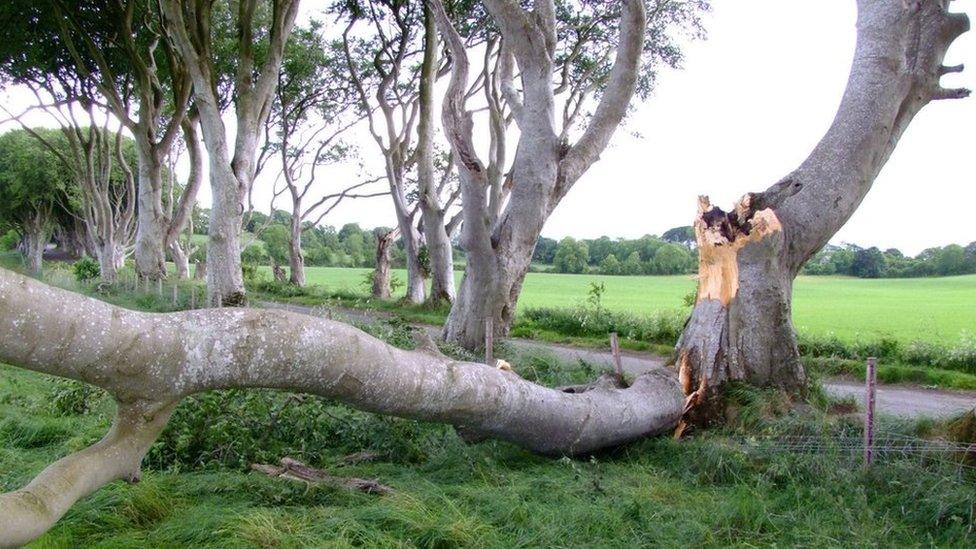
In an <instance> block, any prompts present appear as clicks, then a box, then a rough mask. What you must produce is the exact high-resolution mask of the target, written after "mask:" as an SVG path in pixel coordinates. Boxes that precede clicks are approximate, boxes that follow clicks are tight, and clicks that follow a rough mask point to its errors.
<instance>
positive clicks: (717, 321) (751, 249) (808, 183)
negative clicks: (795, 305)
mask: <svg viewBox="0 0 976 549" xmlns="http://www.w3.org/2000/svg"><path fill="white" fill-rule="evenodd" d="M857 4H858V18H857V46H856V49H855V51H854V63H853V66H852V67H851V72H850V77H849V79H848V83H847V88H846V90H845V91H844V96H843V99H842V100H841V103H840V107H839V109H838V111H837V114H836V116H835V118H834V121H833V123H832V124H831V126H830V128H829V129H828V130H827V132H826V134H825V135H824V136H823V138H822V139H821V140H820V142H819V143H818V144H817V146H816V147H815V148H814V150H813V152H811V154H810V156H809V157H807V159H806V160H805V161H804V162H803V163H802V164H801V165H800V166H799V167H798V168H797V169H796V170H794V171H793V172H791V173H790V174H788V175H787V176H785V177H784V178H783V179H782V180H780V181H779V182H777V183H776V184H774V185H773V186H771V187H770V188H768V189H766V190H765V191H763V192H759V193H748V194H746V195H745V196H743V197H742V199H741V200H739V202H737V203H736V204H735V206H734V208H733V209H732V210H731V211H729V212H724V211H722V210H721V209H719V208H717V207H713V206H712V205H711V204H710V203H709V201H708V198H706V197H701V198H700V199H699V207H698V216H697V218H696V220H695V225H694V228H695V234H696V237H697V241H698V250H699V258H700V269H699V283H698V284H699V287H698V297H697V303H696V305H695V307H694V309H693V311H692V314H691V318H690V319H689V321H688V324H687V326H686V328H685V331H684V333H683V334H682V336H681V338H680V340H679V341H678V344H677V348H676V360H677V363H678V366H679V371H680V374H681V380H682V385H683V389H684V391H685V392H686V393H687V394H689V395H691V398H692V399H693V400H695V401H699V400H700V401H703V402H705V403H707V402H708V401H709V400H708V399H707V398H705V397H707V396H708V395H710V394H713V393H712V392H711V391H710V390H711V389H712V388H713V387H717V386H719V385H721V384H722V383H724V382H726V381H728V380H745V381H748V382H750V383H753V384H757V385H773V386H779V387H785V388H790V389H796V388H798V387H801V386H802V385H803V384H804V383H805V380H806V376H805V373H804V371H803V367H802V365H801V364H800V359H799V358H800V357H799V352H798V349H797V344H796V335H795V332H794V329H793V323H792V316H791V309H792V307H791V305H792V303H791V298H792V290H793V279H794V278H795V277H796V275H797V274H798V273H799V272H800V269H801V268H802V267H803V264H804V263H806V261H807V260H808V259H810V258H811V257H812V256H813V255H814V254H815V253H816V252H817V251H818V250H820V248H822V247H823V246H824V245H825V244H826V243H827V242H828V240H830V238H831V237H832V236H833V235H834V234H835V233H836V232H837V231H838V229H840V228H841V227H842V226H843V225H844V223H845V222H846V221H847V220H848V219H849V218H850V217H851V215H852V214H853V213H854V211H855V210H856V209H857V207H858V205H859V204H860V203H861V201H862V200H863V199H864V197H865V195H866V194H867V193H868V191H869V190H870V189H871V185H872V184H873V182H874V180H875V178H876V177H877V175H878V173H879V172H880V171H881V168H882V167H883V166H884V164H885V162H886V161H887V160H888V158H889V157H890V156H891V154H892V152H893V151H894V149H895V146H896V145H897V144H898V140H899V138H900V137H901V136H902V134H903V133H904V132H905V130H906V129H907V128H908V125H909V124H910V123H911V121H912V120H913V119H914V117H915V115H916V114H918V112H919V111H920V110H921V109H922V108H923V107H925V105H927V104H928V103H929V102H931V101H933V100H940V99H956V98H961V97H967V96H968V95H969V90H965V89H946V88H943V87H942V86H941V85H940V83H939V82H940V78H941V77H942V75H944V74H946V73H952V72H959V71H961V70H962V68H963V67H962V65H958V66H945V65H943V59H944V57H945V53H946V50H947V49H948V47H949V46H950V44H952V42H953V41H954V40H955V39H956V38H957V37H958V36H959V35H961V34H962V33H964V32H965V31H967V30H968V29H969V20H968V18H967V17H966V16H965V15H964V14H961V13H950V12H949V11H948V2H942V1H941V0H926V1H920V2H894V1H890V2H889V1H882V0H859V1H858V3H857ZM709 412H710V410H709V407H708V406H702V407H701V411H700V412H699V414H700V415H705V416H707V415H708V413H709Z"/></svg>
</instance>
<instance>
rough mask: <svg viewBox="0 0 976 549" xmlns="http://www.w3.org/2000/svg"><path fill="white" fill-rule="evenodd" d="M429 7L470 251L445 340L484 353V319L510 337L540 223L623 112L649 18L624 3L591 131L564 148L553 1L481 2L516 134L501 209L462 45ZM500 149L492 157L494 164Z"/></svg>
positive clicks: (441, 13) (441, 14) (438, 5)
mask: <svg viewBox="0 0 976 549" xmlns="http://www.w3.org/2000/svg"><path fill="white" fill-rule="evenodd" d="M430 4H431V6H432V10H433V11H434V13H435V17H436V20H437V25H438V29H439V30H440V32H441V35H442V36H443V37H444V40H445V42H446V43H447V46H448V49H449V50H450V52H451V57H452V71H451V82H450V84H449V86H448V91H447V93H446V94H445V99H444V102H443V104H442V109H443V110H442V119H443V123H444V133H445V135H446V136H447V138H448V140H449V141H450V143H451V148H452V150H453V152H454V156H455V158H457V160H458V174H459V177H460V180H461V196H462V208H463V212H464V225H463V231H462V243H463V245H464V249H465V251H466V253H467V254H468V264H467V267H466V269H465V276H464V280H463V281H462V282H461V291H460V293H459V294H458V297H457V300H456V301H455V302H454V305H453V306H452V308H451V313H450V316H449V317H448V320H447V323H446V325H445V327H444V337H445V339H447V340H448V341H453V342H457V343H460V344H462V345H464V346H465V347H467V348H469V349H477V348H480V347H481V346H483V342H484V336H485V319H486V318H488V317H490V318H491V319H492V321H493V322H492V326H493V327H494V330H495V332H496V335H502V336H504V335H507V334H508V331H509V329H510V326H511V323H512V320H513V318H514V316H515V307H516V303H517V300H518V295H519V292H520V291H521V289H522V282H523V280H524V278H525V274H526V273H527V272H528V269H529V265H530V263H531V261H532V252H533V250H534V248H535V243H536V240H538V238H539V235H540V234H541V232H542V227H543V225H544V224H545V222H546V219H548V217H549V216H550V215H551V214H552V212H553V210H554V209H555V208H556V206H558V204H559V202H560V201H561V200H562V198H563V197H564V196H565V195H566V193H567V192H569V189H570V188H572V186H573V185H574V184H575V183H576V182H577V181H578V180H579V178H580V177H581V176H582V175H583V174H584V173H585V172H586V170H587V169H589V167H590V166H591V165H592V164H593V163H594V162H596V160H597V159H598V158H599V155H600V153H601V152H602V151H603V150H604V149H605V148H606V146H607V144H608V143H609V141H610V138H611V136H612V135H613V133H614V131H615V130H616V128H617V126H618V125H619V124H620V122H621V120H622V119H623V117H624V115H625V114H626V111H627V107H628V105H629V104H630V99H631V97H632V96H633V94H634V90H635V86H636V81H637V73H638V67H639V64H640V57H641V52H642V51H643V43H644V30H645V25H646V17H645V13H644V3H643V2H641V1H640V0H626V1H624V2H623V3H622V9H621V15H620V26H619V29H620V31H619V33H620V35H619V36H620V38H619V41H618V43H619V45H618V47H617V52H616V56H615V59H614V64H613V68H612V69H611V71H610V74H609V75H608V78H607V84H606V86H605V89H604V90H603V93H602V95H601V98H600V103H599V105H598V106H597V108H596V109H595V110H594V112H593V116H592V117H591V118H590V123H589V125H588V126H587V128H586V130H585V131H584V132H583V134H582V136H580V138H579V139H578V140H577V141H576V143H575V144H573V145H570V144H569V142H568V140H567V139H565V138H564V137H563V136H561V133H560V132H559V131H557V128H556V122H555V93H554V90H553V84H552V78H551V77H552V74H553V67H554V66H555V63H556V42H557V40H556V35H555V33H556V27H557V25H556V9H555V3H554V2H552V1H551V0H550V1H542V2H536V3H534V4H533V7H534V9H533V11H532V12H531V13H529V12H526V11H525V10H524V9H523V8H521V7H519V6H518V5H517V4H513V3H512V2H508V1H505V0H486V1H485V7H486V8H487V9H488V12H489V13H490V14H491V16H492V19H493V20H494V22H495V23H496V24H498V26H499V27H500V29H501V31H502V37H503V41H504V43H505V45H504V46H503V47H502V49H501V53H500V55H502V56H503V60H504V61H505V65H506V68H505V70H504V71H503V72H504V74H503V75H502V76H501V78H502V80H503V82H502V85H501V87H502V88H503V89H506V90H509V92H506V93H505V95H506V97H507V98H506V101H507V103H508V107H509V108H510V109H511V110H512V112H513V115H514V118H515V121H516V123H517V124H518V127H519V143H518V148H517V151H516V154H515V160H514V163H513V165H512V170H511V179H512V188H511V191H510V198H509V200H508V204H507V205H506V206H505V207H504V208H502V207H501V197H502V195H503V193H502V192H501V190H500V189H497V188H495V189H493V188H492V182H491V181H489V178H488V170H487V169H486V168H485V166H484V164H483V163H482V162H481V160H480V158H479V156H478V153H477V150H476V148H475V147H474V142H473V141H474V140H473V132H472V127H473V121H472V117H471V112H470V111H468V110H467V107H466V101H467V95H466V94H467V88H468V84H467V79H468V70H469V64H468V59H467V53H466V48H465V45H464V42H463V40H462V39H461V37H460V35H459V34H458V33H457V30H456V29H454V27H453V25H452V23H451V21H450V18H449V17H448V16H447V14H446V11H445V10H444V7H443V4H442V2H440V1H439V0H430ZM511 55H514V57H515V59H516V60H517V62H518V67H519V69H520V72H521V83H522V90H521V96H520V97H517V96H518V95H519V94H518V93H516V92H515V86H514V84H512V82H511V81H510V80H511V71H510V70H509V69H510V68H511V65H512V63H509V62H508V61H509V60H510V59H509V57H508V56H511ZM495 122H496V123H497V120H496V121H495ZM496 126H497V124H496ZM492 131H493V132H495V133H497V131H496V130H492ZM493 149H494V148H493ZM497 152H498V151H497V150H493V153H492V155H493V157H495V156H497V154H496V153H497ZM493 161H494V158H493ZM493 176H494V177H495V178H496V179H495V182H496V183H497V172H495V171H493ZM498 212H500V213H498Z"/></svg>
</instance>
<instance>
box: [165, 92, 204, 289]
mask: <svg viewBox="0 0 976 549" xmlns="http://www.w3.org/2000/svg"><path fill="white" fill-rule="evenodd" d="M198 122H199V117H198V116H197V114H196V113H195V111H191V112H190V113H188V114H187V117H186V118H185V119H184V120H183V123H182V126H181V128H182V130H183V136H184V140H185V141H186V149H187V152H188V153H189V157H190V176H189V178H188V179H187V182H186V186H185V187H184V188H183V192H182V194H181V195H180V200H179V203H178V204H176V205H175V206H172V215H171V216H170V220H169V224H168V227H167V228H166V248H168V249H169V251H170V257H171V258H172V259H173V263H175V264H176V277H177V278H178V279H179V280H186V279H188V278H189V277H190V257H189V255H190V254H189V249H192V245H190V243H189V242H188V243H187V246H186V248H184V245H183V243H182V242H180V235H181V234H182V233H183V231H184V229H186V228H187V226H188V225H189V223H190V219H191V217H192V216H193V208H194V206H196V202H197V194H198V193H199V192H200V187H201V186H203V144H202V143H201V142H200V136H199V134H198V132H197V124H198Z"/></svg>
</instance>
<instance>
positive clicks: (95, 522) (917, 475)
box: [0, 328, 976, 547]
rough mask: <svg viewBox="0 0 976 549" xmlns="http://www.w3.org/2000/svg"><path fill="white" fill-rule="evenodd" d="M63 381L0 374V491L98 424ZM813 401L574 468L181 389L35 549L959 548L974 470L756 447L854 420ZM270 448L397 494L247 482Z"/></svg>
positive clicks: (902, 425) (104, 407)
mask: <svg viewBox="0 0 976 549" xmlns="http://www.w3.org/2000/svg"><path fill="white" fill-rule="evenodd" d="M384 329H386V328H384ZM517 363H518V364H520V365H522V366H520V368H522V370H521V372H520V373H521V374H522V375H524V376H526V377H535V378H536V379H537V380H538V381H540V382H544V383H561V382H569V381H573V380H578V379H584V378H586V377H587V376H589V375H592V371H590V370H588V369H587V368H586V367H585V365H575V366H571V365H565V364H560V363H558V362H556V361H554V360H553V359H552V358H551V357H547V356H545V355H535V356H530V357H522V359H521V360H519V361H517ZM74 385H75V384H70V383H64V382H57V381H55V380H53V379H51V378H49V377H47V376H43V375H40V374H35V373H31V372H26V371H22V370H18V369H14V368H9V367H5V366H0V412H2V414H3V418H4V419H3V420H2V422H0V490H9V489H12V488H14V487H17V486H20V485H22V484H23V483H24V482H26V481H27V480H28V479H29V478H30V477H31V476H32V475H33V474H36V473H37V472H38V471H40V469H42V468H43V467H44V466H45V465H46V464H47V463H49V462H50V461H51V460H53V459H56V458H57V457H60V456H62V455H64V454H66V453H68V452H70V451H73V450H77V449H78V448H80V447H82V446H84V445H86V444H88V443H90V442H92V441H94V440H97V439H98V437H100V436H101V434H102V433H103V432H104V430H105V429H106V428H107V426H108V423H109V418H110V415H111V412H112V406H111V403H110V402H109V400H108V399H107V398H106V397H104V395H101V394H99V393H93V394H85V395H80V394H78V393H77V392H76V391H77V387H75V386H74ZM59 395H60V397H59ZM65 395H67V396H65ZM814 395H815V396H814V397H813V398H812V399H811V400H810V402H809V403H806V404H803V405H801V406H797V404H798V403H796V402H793V401H791V400H790V399H789V398H787V397H785V396H784V395H781V394H778V393H773V392H766V391H757V390H755V389H751V388H748V387H732V388H730V390H729V391H728V394H727V402H728V409H729V411H730V413H729V415H730V417H732V418H734V419H733V420H732V421H731V422H730V423H729V424H728V425H727V426H726V427H724V428H722V429H714V430H711V431H709V432H700V433H698V434H697V435H696V436H694V437H692V438H691V439H687V440H684V441H680V442H677V441H674V440H672V439H670V437H661V438H657V439H648V440H645V441H641V442H639V443H636V444H632V445H629V446H627V447H625V448H621V449H619V450H617V451H615V452H611V453H605V454H601V455H598V456H594V457H591V458H587V459H576V460H571V459H561V460H559V459H550V458H544V457H539V456H534V455H531V454H528V453H526V452H524V451H522V450H519V449H518V448H515V447H512V446H511V445H508V444H505V443H500V442H493V441H489V442H485V443H480V444H474V445H469V444H465V443H463V442H462V441H461V440H460V439H459V438H458V437H457V435H456V434H455V433H454V431H453V430H452V429H450V428H448V427H445V426H442V425H435V424H426V423H419V422H411V421H405V420H398V419H391V418H383V417H379V416H375V415H372V414H367V413H363V412H358V411H355V410H352V409H349V408H346V407H345V406H342V405H339V404H336V403H334V402H330V401H328V400H325V399H320V398H317V397H310V396H304V397H301V396H300V397H294V396H291V395H287V394H283V393H278V392H274V391H221V392H214V393H208V394H204V395H197V396H194V397H191V398H190V399H188V400H187V401H185V402H184V403H183V404H182V405H181V406H180V408H179V410H178V411H177V413H176V414H175V415H174V418H173V420H172V421H171V424H170V426H169V427H168V428H167V430H166V432H165V433H164V435H163V436H162V437H161V439H160V441H159V442H158V443H157V444H156V445H155V446H154V447H153V449H152V451H151V452H150V455H149V458H148V459H147V460H146V468H147V471H146V473H145V475H144V477H143V481H142V482H141V483H139V484H137V485H133V486H130V485H124V484H121V483H117V484H114V485H112V486H110V487H108V488H107V489H104V490H101V491H99V492H98V493H96V494H95V495H94V496H92V497H90V498H88V499H86V500H84V501H83V502H81V503H79V504H78V505H77V506H75V508H74V509H72V510H71V511H70V512H69V513H68V515H67V516H66V517H65V518H64V519H63V520H62V521H60V522H59V523H58V525H57V526H56V527H55V528H54V529H53V530H52V531H51V532H49V533H48V534H47V535H45V536H44V537H43V538H42V539H41V540H39V541H38V542H37V543H35V544H34V546H35V547H78V546H91V545H96V546H100V547H137V546H138V547H141V546H146V545H151V546H158V547H164V546H234V547H237V546H252V547H253V546H261V547H274V546H282V547H295V546H338V547H352V546H368V547H403V546H411V547H537V546H553V545H559V546H601V547H608V546H609V547H632V546H653V545H673V544H674V543H676V542H677V540H681V543H682V545H687V544H691V545H693V546H702V545H705V546H715V545H740V546H752V545H764V546H765V545H789V546H794V545H805V546H837V545H845V546H861V545H864V546H868V545H875V544H877V543H879V542H882V543H885V544H886V545H893V546H898V545H914V544H917V543H918V541H919V540H926V544H932V545H956V546H965V545H968V544H971V543H972V541H973V536H974V534H973V525H972V522H971V521H972V517H971V513H972V502H973V501H974V500H976V487H974V486H976V485H974V481H976V477H974V476H973V473H972V472H970V470H968V469H966V468H959V467H958V466H955V465H953V464H952V463H943V462H939V461H919V460H914V459H900V458H899V459H892V460H888V461H882V462H880V463H879V465H878V466H876V467H875V468H874V469H872V470H870V471H865V470H863V469H862V468H861V467H859V466H858V465H857V458H856V457H852V456H851V455H848V454H845V453H843V452H839V453H838V452H830V451H825V452H820V453H812V454H811V453H803V452H788V451H787V452H784V451H777V450H771V449H769V448H765V447H763V446H762V445H760V444H758V443H757V442H756V441H757V440H761V439H762V438H763V437H767V436H787V435H795V434H801V433H802V434H811V435H813V434H821V435H823V437H824V440H829V439H830V437H832V436H837V435H840V434H843V433H847V432H851V431H856V430H857V429H858V428H859V426H860V420H859V418H857V417H856V416H851V415H844V414H840V415H838V414H835V413H831V410H832V409H833V408H835V407H836V404H835V403H832V402H829V401H827V400H825V399H824V398H823V397H821V396H819V394H818V393H817V392H816V391H815V392H814ZM59 398H60V402H61V404H60V405H54V404H52V403H53V402H55V401H59ZM81 410H88V411H87V412H85V413H79V411H81ZM879 430H882V431H884V432H889V433H899V434H902V435H905V436H920V435H924V436H941V435H943V434H944V433H945V432H947V427H946V426H943V425H939V424H932V423H925V424H921V423H919V424H916V423H906V422H893V423H883V424H882V425H881V426H880V427H879ZM353 452H369V453H371V454H374V455H375V456H376V458H375V459H374V460H372V461H369V462H365V463H356V464H350V463H348V462H347V460H345V459H344V458H345V456H347V455H348V454H350V453H353ZM283 455H289V456H293V457H297V458H299V459H303V460H305V461H307V462H308V463H310V464H312V465H314V466H317V467H322V468H326V469H328V470H329V471H331V472H332V473H334V474H340V475H348V476H359V477H364V478H377V479H379V480H380V481H381V482H383V483H385V484H387V485H390V486H392V487H393V488H394V489H395V490H396V493H395V494H394V495H392V496H388V497H374V496H367V495H363V494H358V493H351V492H347V491H343V490H339V489H335V488H330V487H326V486H305V485H303V484H298V483H289V482H286V481H282V480H276V479H270V478H267V477H264V476H261V475H258V474H254V473H249V472H247V465H248V464H249V463H251V462H254V461H260V462H274V461H276V460H277V459H278V458H279V457H281V456H283Z"/></svg>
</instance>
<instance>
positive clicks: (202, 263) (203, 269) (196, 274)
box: [193, 259, 207, 280]
mask: <svg viewBox="0 0 976 549" xmlns="http://www.w3.org/2000/svg"><path fill="white" fill-rule="evenodd" d="M193 279H194V280H206V279H207V260H206V259H204V260H197V263H196V268H194V269H193Z"/></svg>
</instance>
